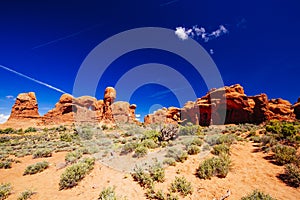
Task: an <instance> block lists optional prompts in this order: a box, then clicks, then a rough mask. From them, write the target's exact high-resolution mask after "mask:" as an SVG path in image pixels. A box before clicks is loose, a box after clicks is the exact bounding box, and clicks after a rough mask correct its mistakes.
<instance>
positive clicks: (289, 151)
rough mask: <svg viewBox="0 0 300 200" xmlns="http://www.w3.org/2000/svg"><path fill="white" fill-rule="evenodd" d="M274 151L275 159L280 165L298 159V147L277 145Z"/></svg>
mask: <svg viewBox="0 0 300 200" xmlns="http://www.w3.org/2000/svg"><path fill="white" fill-rule="evenodd" d="M274 153H275V155H274V157H275V160H276V162H277V163H278V164H280V165H284V164H288V163H292V162H295V161H296V160H297V157H296V149H295V148H294V147H290V146H286V145H277V146H276V147H275V148H274Z"/></svg>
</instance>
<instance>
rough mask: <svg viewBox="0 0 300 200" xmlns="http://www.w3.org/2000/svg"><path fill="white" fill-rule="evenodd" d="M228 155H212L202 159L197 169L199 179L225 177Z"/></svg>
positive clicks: (227, 167)
mask: <svg viewBox="0 0 300 200" xmlns="http://www.w3.org/2000/svg"><path fill="white" fill-rule="evenodd" d="M230 164H231V161H230V158H229V156H228V155H222V156H220V157H213V158H209V159H206V160H204V161H203V162H202V163H201V164H200V166H199V167H198V169H197V176H198V177H199V178H201V179H210V178H211V177H213V176H218V177H221V178H225V177H226V176H227V174H228V172H229V168H230Z"/></svg>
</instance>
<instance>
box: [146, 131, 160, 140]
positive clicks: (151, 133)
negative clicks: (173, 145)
mask: <svg viewBox="0 0 300 200" xmlns="http://www.w3.org/2000/svg"><path fill="white" fill-rule="evenodd" d="M160 135H161V133H160V132H158V131H155V130H147V131H145V132H144V133H143V140H145V139H150V140H153V141H154V142H158V138H159V137H160Z"/></svg>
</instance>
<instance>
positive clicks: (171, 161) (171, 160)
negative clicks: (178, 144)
mask: <svg viewBox="0 0 300 200" xmlns="http://www.w3.org/2000/svg"><path fill="white" fill-rule="evenodd" d="M163 164H165V165H169V166H176V160H175V159H174V158H165V159H164V161H163Z"/></svg>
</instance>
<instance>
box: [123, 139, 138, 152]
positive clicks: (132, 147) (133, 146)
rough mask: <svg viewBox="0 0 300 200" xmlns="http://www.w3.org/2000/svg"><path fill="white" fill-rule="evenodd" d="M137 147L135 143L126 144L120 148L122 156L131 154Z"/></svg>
mask: <svg viewBox="0 0 300 200" xmlns="http://www.w3.org/2000/svg"><path fill="white" fill-rule="evenodd" d="M137 147H138V143H137V142H128V143H126V144H125V145H124V146H123V148H122V154H127V153H131V152H133V151H134V150H135V149H136V148H137Z"/></svg>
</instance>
